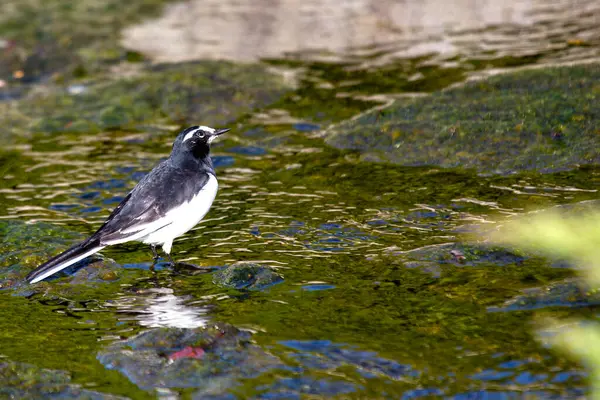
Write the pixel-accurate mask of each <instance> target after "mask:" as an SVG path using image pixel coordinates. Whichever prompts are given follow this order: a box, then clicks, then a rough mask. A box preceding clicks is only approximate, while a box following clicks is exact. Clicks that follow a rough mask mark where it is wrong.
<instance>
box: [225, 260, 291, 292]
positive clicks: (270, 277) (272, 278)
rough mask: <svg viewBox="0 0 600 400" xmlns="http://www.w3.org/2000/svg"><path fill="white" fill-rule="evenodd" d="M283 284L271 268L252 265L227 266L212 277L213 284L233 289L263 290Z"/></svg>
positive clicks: (281, 279) (281, 278) (279, 276)
mask: <svg viewBox="0 0 600 400" xmlns="http://www.w3.org/2000/svg"><path fill="white" fill-rule="evenodd" d="M279 282H283V277H282V276H281V275H279V274H278V273H276V272H275V271H274V270H273V269H272V268H269V267H263V266H262V265H258V264H252V263H242V262H240V263H236V264H232V265H229V266H227V267H225V268H223V269H222V270H220V271H218V272H216V273H215V274H214V275H213V283H214V284H215V285H221V286H225V287H228V288H233V289H245V290H263V289H265V288H267V287H269V286H271V285H275V284H277V283H279Z"/></svg>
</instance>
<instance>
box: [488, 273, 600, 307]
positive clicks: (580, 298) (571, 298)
mask: <svg viewBox="0 0 600 400" xmlns="http://www.w3.org/2000/svg"><path fill="white" fill-rule="evenodd" d="M581 283H582V282H579V281H577V280H574V279H569V280H565V281H562V282H555V283H552V284H550V285H548V286H544V287H536V288H529V289H524V290H523V294H522V295H519V296H516V297H514V298H512V299H509V300H507V301H505V302H504V304H502V305H501V306H498V307H488V311H526V310H535V309H538V308H546V307H591V306H596V305H598V304H600V292H598V291H597V290H587V289H585V288H584V287H583V286H582V285H581Z"/></svg>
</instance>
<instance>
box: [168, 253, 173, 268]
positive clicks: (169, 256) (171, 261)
mask: <svg viewBox="0 0 600 400" xmlns="http://www.w3.org/2000/svg"><path fill="white" fill-rule="evenodd" d="M166 254H167V258H168V259H169V262H170V263H171V265H172V266H175V261H173V258H172V257H171V254H169V253H166Z"/></svg>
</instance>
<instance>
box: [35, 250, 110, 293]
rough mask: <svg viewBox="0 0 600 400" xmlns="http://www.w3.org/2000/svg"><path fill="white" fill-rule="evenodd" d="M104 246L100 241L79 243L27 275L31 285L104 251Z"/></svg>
mask: <svg viewBox="0 0 600 400" xmlns="http://www.w3.org/2000/svg"><path fill="white" fill-rule="evenodd" d="M103 248H104V246H102V245H101V244H100V241H99V240H92V241H88V240H86V241H85V242H83V243H79V244H77V245H75V246H73V247H71V248H70V249H68V250H66V251H64V252H62V253H60V254H59V255H57V256H56V257H53V258H51V259H50V260H48V261H46V262H45V263H43V264H42V265H40V266H39V267H37V268H36V269H34V270H33V271H31V272H30V273H29V275H27V278H26V279H27V280H28V281H29V283H36V282H39V281H41V280H43V279H46V278H47V277H49V276H50V275H53V274H55V273H57V272H58V271H61V270H63V269H65V268H67V267H69V266H71V265H73V264H75V263H76V262H77V261H80V260H83V259H84V258H86V257H88V256H91V255H92V254H94V253H96V252H98V251H100V250H102V249H103Z"/></svg>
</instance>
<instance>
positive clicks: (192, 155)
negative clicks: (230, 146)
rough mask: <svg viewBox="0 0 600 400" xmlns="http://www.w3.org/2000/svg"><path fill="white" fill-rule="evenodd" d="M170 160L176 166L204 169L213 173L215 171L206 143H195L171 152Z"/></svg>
mask: <svg viewBox="0 0 600 400" xmlns="http://www.w3.org/2000/svg"><path fill="white" fill-rule="evenodd" d="M171 161H172V162H173V164H174V165H175V166H176V167H178V168H183V169H192V170H197V171H206V172H210V173H212V174H213V175H214V173H215V168H214V166H213V162H212V159H211V158H210V147H209V146H208V144H206V143H197V144H196V145H195V146H193V147H191V148H186V149H185V150H183V151H181V152H177V153H176V154H172V155H171Z"/></svg>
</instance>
